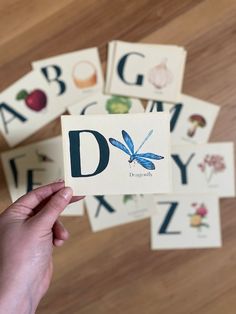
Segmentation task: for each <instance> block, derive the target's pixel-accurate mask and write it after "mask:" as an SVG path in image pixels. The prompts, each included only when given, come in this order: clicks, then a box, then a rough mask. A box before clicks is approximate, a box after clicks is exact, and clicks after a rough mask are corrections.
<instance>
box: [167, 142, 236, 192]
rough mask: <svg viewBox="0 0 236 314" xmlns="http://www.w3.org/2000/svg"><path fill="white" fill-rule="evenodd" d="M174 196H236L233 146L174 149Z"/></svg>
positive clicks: (194, 146)
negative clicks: (202, 194)
mask: <svg viewBox="0 0 236 314" xmlns="http://www.w3.org/2000/svg"><path fill="white" fill-rule="evenodd" d="M171 157H172V171H173V190H174V193H184V194H197V193H200V194H201V193H206V194H209V193H215V194H216V195H218V196H219V197H234V196H235V171H234V144H233V143H230V142H228V143H210V144H201V145H179V146H177V145H176V146H173V147H172V152H171Z"/></svg>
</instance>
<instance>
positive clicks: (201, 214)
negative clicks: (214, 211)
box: [189, 203, 209, 230]
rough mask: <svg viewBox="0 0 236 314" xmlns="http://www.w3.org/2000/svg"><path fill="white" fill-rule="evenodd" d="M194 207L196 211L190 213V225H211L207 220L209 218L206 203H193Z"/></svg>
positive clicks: (194, 226)
mask: <svg viewBox="0 0 236 314" xmlns="http://www.w3.org/2000/svg"><path fill="white" fill-rule="evenodd" d="M192 207H193V209H194V211H195V212H194V213H193V214H190V215H189V216H190V226H191V227H193V228H197V229H199V230H200V229H201V227H207V228H208V227H209V224H207V223H206V222H205V220H206V219H207V214H208V210H207V208H206V206H205V204H203V203H201V204H197V203H193V204H192Z"/></svg>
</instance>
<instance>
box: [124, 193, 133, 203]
mask: <svg viewBox="0 0 236 314" xmlns="http://www.w3.org/2000/svg"><path fill="white" fill-rule="evenodd" d="M131 200H133V195H130V194H127V195H124V196H123V203H124V204H126V203H127V202H128V201H131Z"/></svg>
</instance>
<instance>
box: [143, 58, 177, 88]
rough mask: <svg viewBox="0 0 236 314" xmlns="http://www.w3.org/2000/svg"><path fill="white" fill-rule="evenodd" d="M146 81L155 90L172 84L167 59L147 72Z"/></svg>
mask: <svg viewBox="0 0 236 314" xmlns="http://www.w3.org/2000/svg"><path fill="white" fill-rule="evenodd" d="M148 81H149V82H150V83H151V84H152V85H153V86H155V87H156V88H157V89H162V88H164V87H166V86H167V85H169V84H170V83H172V81H173V75H172V73H171V71H170V70H169V68H168V67H167V59H164V60H163V61H162V62H161V63H160V64H158V65H156V66H155V67H153V68H152V69H151V70H150V71H149V73H148Z"/></svg>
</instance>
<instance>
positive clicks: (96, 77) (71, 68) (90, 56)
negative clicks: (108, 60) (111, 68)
mask: <svg viewBox="0 0 236 314" xmlns="http://www.w3.org/2000/svg"><path fill="white" fill-rule="evenodd" d="M32 66H33V68H34V69H37V70H41V72H42V74H43V75H44V79H45V81H46V82H47V84H48V85H49V87H50V89H51V91H52V92H53V95H54V96H55V97H56V100H57V103H60V104H63V105H64V107H65V108H67V107H68V106H69V105H72V104H74V103H75V102H77V101H79V100H81V99H83V98H85V97H88V96H89V95H91V94H93V93H97V92H102V91H103V84H104V82H103V73H102V67H101V62H100V58H99V52H98V49H97V48H89V49H84V50H79V51H74V52H69V53H65V54H62V55H58V56H54V57H51V58H49V59H44V60H39V61H35V62H33V63H32Z"/></svg>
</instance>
